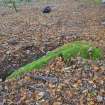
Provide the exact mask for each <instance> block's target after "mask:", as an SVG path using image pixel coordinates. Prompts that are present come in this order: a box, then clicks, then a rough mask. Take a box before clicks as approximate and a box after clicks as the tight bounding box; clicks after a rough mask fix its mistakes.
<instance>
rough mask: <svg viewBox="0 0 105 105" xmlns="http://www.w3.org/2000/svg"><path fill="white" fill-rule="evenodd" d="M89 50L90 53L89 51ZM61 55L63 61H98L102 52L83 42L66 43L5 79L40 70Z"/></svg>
mask: <svg viewBox="0 0 105 105" xmlns="http://www.w3.org/2000/svg"><path fill="white" fill-rule="evenodd" d="M90 48H91V53H90V52H89V49H90ZM60 55H62V56H63V58H64V59H65V60H68V59H70V58H71V57H76V56H81V57H83V58H85V59H90V58H91V59H93V60H98V59H101V58H102V55H103V54H102V51H101V49H99V48H95V47H93V46H92V45H91V44H89V43H87V42H85V41H81V42H80V41H76V42H73V43H68V44H65V45H63V46H62V47H59V48H57V49H55V50H53V51H51V52H49V53H48V54H47V55H45V56H43V57H41V58H40V59H38V60H36V61H33V62H32V63H30V64H27V65H26V66H24V67H21V68H20V69H18V70H16V71H15V72H13V73H12V74H11V75H10V76H9V77H7V79H16V78H18V77H20V76H22V75H23V74H25V73H28V72H31V71H32V70H34V69H41V68H42V67H44V66H45V65H46V64H48V62H49V61H50V60H52V59H54V58H56V57H58V56H60Z"/></svg>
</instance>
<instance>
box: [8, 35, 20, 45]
mask: <svg viewBox="0 0 105 105" xmlns="http://www.w3.org/2000/svg"><path fill="white" fill-rule="evenodd" d="M17 43H18V42H17V39H16V38H15V37H14V38H10V39H9V40H8V44H11V45H16V44H17Z"/></svg>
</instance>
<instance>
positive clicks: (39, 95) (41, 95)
mask: <svg viewBox="0 0 105 105" xmlns="http://www.w3.org/2000/svg"><path fill="white" fill-rule="evenodd" d="M44 94H45V92H39V93H38V94H37V97H36V99H37V100H39V99H41V98H43V96H44Z"/></svg>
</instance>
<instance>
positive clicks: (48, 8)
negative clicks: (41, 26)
mask: <svg viewBox="0 0 105 105" xmlns="http://www.w3.org/2000/svg"><path fill="white" fill-rule="evenodd" d="M50 12H51V7H50V6H46V7H45V8H44V9H43V13H50Z"/></svg>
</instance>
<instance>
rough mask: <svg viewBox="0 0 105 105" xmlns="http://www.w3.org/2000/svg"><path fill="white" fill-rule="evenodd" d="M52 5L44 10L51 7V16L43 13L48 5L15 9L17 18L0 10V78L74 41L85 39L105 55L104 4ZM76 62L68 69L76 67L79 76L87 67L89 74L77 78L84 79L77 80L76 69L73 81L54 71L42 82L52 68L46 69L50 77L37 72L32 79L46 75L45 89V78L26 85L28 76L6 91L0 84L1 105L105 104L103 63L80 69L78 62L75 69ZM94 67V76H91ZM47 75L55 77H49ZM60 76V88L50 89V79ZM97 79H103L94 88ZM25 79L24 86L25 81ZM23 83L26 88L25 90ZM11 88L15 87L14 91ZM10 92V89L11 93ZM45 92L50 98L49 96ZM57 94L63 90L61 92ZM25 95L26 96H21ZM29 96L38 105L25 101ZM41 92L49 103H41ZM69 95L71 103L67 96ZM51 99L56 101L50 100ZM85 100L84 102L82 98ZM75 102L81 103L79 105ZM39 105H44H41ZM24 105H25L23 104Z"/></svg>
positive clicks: (67, 1) (65, 1) (60, 0)
mask: <svg viewBox="0 0 105 105" xmlns="http://www.w3.org/2000/svg"><path fill="white" fill-rule="evenodd" d="M55 1H56V0H55ZM55 1H54V2H52V3H47V5H50V6H51V7H52V11H51V13H49V14H43V13H42V8H43V7H44V6H45V5H46V3H44V4H43V3H42V4H41V5H40V4H39V5H38V4H36V5H31V6H28V5H25V6H19V7H18V12H17V13H16V12H15V11H14V10H13V9H8V8H5V9H0V58H1V59H0V78H5V76H7V72H8V71H9V70H11V69H13V70H15V69H17V68H19V67H21V66H22V65H25V64H27V63H29V62H32V61H33V60H36V59H38V58H39V57H41V56H43V55H45V54H46V53H47V52H48V51H50V50H53V49H55V48H57V47H58V46H61V45H63V44H64V43H68V42H72V41H77V40H86V41H88V42H90V43H93V45H94V46H97V47H100V48H102V49H103V51H104V52H105V14H104V13H105V4H99V5H95V4H94V3H91V2H83V0H57V2H55ZM87 1H89V0H87ZM90 1H91V0H90ZM104 55H105V54H104ZM79 60H81V59H79ZM76 61H78V59H77V58H76V59H74V61H73V62H74V63H73V64H71V65H72V66H73V65H77V66H76V68H77V69H78V70H79V71H78V70H77V71H78V72H80V73H81V69H83V68H84V67H85V66H86V68H88V67H89V68H88V70H87V72H88V73H89V74H88V73H87V72H85V73H83V75H82V74H81V75H82V76H81V75H79V77H78V76H77V74H78V72H77V71H75V69H76V68H75V66H73V68H72V66H71V68H72V71H71V72H72V73H74V77H76V76H77V78H74V77H73V78H72V77H71V76H70V75H72V73H68V75H69V76H66V74H65V73H64V71H62V72H63V74H65V76H63V75H62V74H60V72H59V73H58V72H55V76H54V77H52V76H51V77H46V76H48V75H47V73H49V71H50V69H48V68H45V69H48V72H47V71H46V72H47V73H46V72H43V73H40V72H38V73H37V72H36V73H35V74H34V76H35V75H37V76H38V78H39V79H40V77H39V75H41V76H44V75H45V77H46V78H47V82H46V85H44V86H43V80H44V82H45V81H46V80H45V79H43V77H42V78H41V81H40V80H39V81H34V80H33V79H32V78H31V80H30V77H29V78H28V76H26V77H27V78H26V77H23V78H22V79H20V80H17V82H16V81H14V82H11V83H10V84H11V85H10V87H9V85H8V84H9V82H8V83H6V84H5V86H6V87H5V88H6V89H4V88H3V86H4V84H3V85H2V86H1V88H0V89H1V91H2V92H1V96H0V97H1V98H0V102H1V103H3V102H4V101H5V102H4V103H7V104H8V105H9V104H10V103H11V104H12V103H17V102H18V105H23V104H24V105H31V104H32V103H34V104H35V105H104V104H105V97H104V95H105V86H104V85H105V78H104V75H105V68H104V67H105V61H104V60H102V61H98V64H97V63H95V64H94V62H93V61H88V63H87V64H86V65H85V66H83V64H82V63H83V62H81V61H78V62H79V63H80V62H81V63H80V64H77V63H78V62H76ZM54 62H56V61H54ZM54 62H53V63H54ZM90 62H91V64H90ZM53 63H52V64H53ZM60 63H61V62H60ZM61 65H62V63H61ZM96 65H97V66H96ZM65 66H67V67H68V66H70V65H68V64H63V67H62V66H61V67H62V68H63V70H64V68H65ZM48 67H49V66H48ZM81 67H82V68H81ZM55 68H56V66H55ZM58 68H59V67H58ZM71 68H69V70H71ZM92 68H93V70H96V71H91V70H92ZM60 69H61V68H60ZM54 70H55V69H54ZM56 70H57V68H56ZM69 70H68V71H69ZM73 70H74V71H73ZM97 71H98V72H99V74H97V73H96V72H97ZM75 72H76V73H75ZM50 74H53V73H52V72H51V73H50ZM59 75H61V78H60V79H61V80H62V82H60V83H58V85H57V87H56V86H55V85H54V86H53V85H52V82H53V80H54V82H56V81H57V80H58V79H57V77H59ZM87 75H88V76H89V77H88V76H87ZM93 75H94V76H93ZM80 76H81V77H80ZM98 76H100V77H102V78H99V81H98V82H96V83H94V81H95V80H97V77H98ZM68 77H70V78H68ZM24 78H25V79H24ZM49 78H50V79H51V80H50V79H49ZM27 79H28V80H27ZM26 80H27V81H28V82H26ZM49 80H50V82H51V84H50V82H49ZM77 80H79V81H77ZM30 81H31V82H30ZM70 81H72V82H70ZM39 82H40V83H39ZM88 82H89V83H88ZM12 83H14V84H12ZM24 83H25V86H26V87H24V86H23V84H24ZM33 83H34V84H36V85H38V86H39V87H40V88H41V89H42V90H43V91H44V89H45V90H46V91H44V92H43V91H42V90H41V91H42V92H41V93H40V92H39V90H37V88H39V87H38V86H36V85H35V86H33V85H32V84H33ZM70 83H71V84H70ZM75 83H76V84H75ZM85 83H86V86H85ZM99 83H100V84H99ZM16 84H17V85H16ZM26 84H27V85H26ZM30 84H31V85H32V87H27V86H29V85H30ZM67 84H69V86H71V87H66V85H67ZM87 84H88V85H87ZM12 85H14V87H12ZM77 85H78V86H79V87H80V86H81V88H78V86H77ZM90 85H91V86H92V87H91V86H90ZM16 86H18V87H19V89H17V87H16ZM47 86H48V87H47ZM73 86H74V88H73ZM46 87H47V88H46ZM88 87H91V89H90V88H89V89H90V90H86V89H87V88H88ZM10 88H12V90H11V89H10ZM30 88H34V90H33V91H34V92H36V93H34V94H32V93H31V91H29V89H30ZM40 88H39V89H40ZM52 88H53V89H52ZM69 88H70V90H69ZM35 89H36V90H35ZM56 89H58V94H57V92H56V91H55V90H56ZM62 89H63V90H62ZM65 89H66V90H65ZM14 90H17V91H14ZM31 90H32V89H31ZM93 90H95V92H93ZM101 90H102V91H101ZM18 91H20V94H19V95H17V96H16V95H13V94H16V93H17V92H18ZM48 91H49V92H50V93H48ZM59 91H62V93H61V92H59ZM71 91H73V92H74V93H71ZM88 91H89V92H88ZM100 91H101V92H100ZM9 92H11V95H10V94H9ZM81 92H83V93H81ZM23 93H24V94H25V95H23V96H22V94H23ZM29 93H30V95H31V96H32V97H30V98H32V99H33V100H37V101H36V102H37V103H35V102H34V101H33V100H31V102H32V103H31V102H30V101H29ZM44 93H45V94H46V97H45V98H46V99H45V100H47V101H48V103H47V101H43V100H44V99H43V98H42V96H43V95H44ZM55 93H56V94H55ZM2 94H3V95H2ZM27 94H28V96H27ZM38 94H39V95H38ZM76 94H77V95H76ZM9 95H10V97H9ZM48 95H52V96H53V97H51V99H50V98H49V99H48V97H49V96H48ZM59 95H60V97H59ZM67 95H68V97H69V98H70V99H71V100H70V99H69V98H68V97H66V96H67ZM2 96H3V97H5V100H4V101H3V100H2V98H3V97H2ZM37 96H38V97H37ZM80 96H81V97H80ZM86 96H87V97H86ZM96 96H97V97H96ZM54 97H55V98H56V99H54ZM65 97H66V98H65ZM84 97H85V98H86V99H84ZM34 98H35V99H34ZM78 98H79V100H77V99H78ZM72 99H73V100H72ZM13 100H14V102H13ZM24 100H25V101H24ZM54 100H56V101H54ZM61 100H62V102H61ZM69 100H70V101H69ZM88 100H89V101H88ZM39 101H41V102H45V103H41V102H39ZM83 101H85V102H83ZM28 102H29V104H26V103H28ZM38 102H39V103H38ZM54 102H55V103H54ZM87 102H89V103H87ZM94 102H97V103H94ZM11 104H10V105H11ZM13 105H15V104H13ZM32 105H33V104H32Z"/></svg>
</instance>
